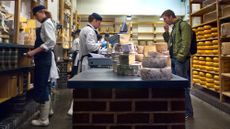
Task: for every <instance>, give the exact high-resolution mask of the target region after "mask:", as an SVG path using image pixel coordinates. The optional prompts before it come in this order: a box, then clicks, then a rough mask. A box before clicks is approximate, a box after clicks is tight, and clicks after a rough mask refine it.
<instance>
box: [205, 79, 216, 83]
mask: <svg viewBox="0 0 230 129" xmlns="http://www.w3.org/2000/svg"><path fill="white" fill-rule="evenodd" d="M206 82H207V83H213V82H214V81H213V79H209V78H206Z"/></svg>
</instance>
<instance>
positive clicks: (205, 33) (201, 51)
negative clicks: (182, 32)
mask: <svg viewBox="0 0 230 129" xmlns="http://www.w3.org/2000/svg"><path fill="white" fill-rule="evenodd" d="M227 3H228V2H227ZM227 3H226V0H192V1H190V11H191V12H192V13H191V15H190V18H191V19H193V20H191V25H192V26H193V30H194V31H195V32H196V35H197V48H198V51H197V54H195V55H194V56H193V57H192V61H191V62H192V65H191V67H192V68H191V69H192V83H193V85H194V86H198V87H199V86H200V87H203V88H205V89H208V90H210V91H213V92H216V93H220V98H219V99H220V101H225V97H227V96H228V95H229V94H228V92H229V91H230V88H229V84H228V82H229V80H230V76H228V75H229V74H228V73H230V67H229V66H230V58H228V56H229V55H230V53H229V49H230V48H229V46H230V43H229V42H230V40H229V38H228V37H229V35H228V34H229V32H228V31H229V29H230V26H229V18H230V17H229V13H228V11H229V10H230V8H229V5H227ZM194 4H195V5H199V6H197V7H200V8H198V9H197V8H195V6H194ZM194 10H196V11H194ZM194 19H195V20H194ZM197 23H200V24H197Z"/></svg>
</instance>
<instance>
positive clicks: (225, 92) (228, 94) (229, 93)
mask: <svg viewBox="0 0 230 129" xmlns="http://www.w3.org/2000/svg"><path fill="white" fill-rule="evenodd" d="M222 94H223V95H225V96H227V97H230V91H224V92H222Z"/></svg>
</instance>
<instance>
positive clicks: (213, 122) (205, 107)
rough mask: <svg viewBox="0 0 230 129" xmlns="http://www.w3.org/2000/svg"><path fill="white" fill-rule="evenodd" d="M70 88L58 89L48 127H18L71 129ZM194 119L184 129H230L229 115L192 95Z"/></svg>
mask: <svg viewBox="0 0 230 129" xmlns="http://www.w3.org/2000/svg"><path fill="white" fill-rule="evenodd" d="M71 97H72V94H71V91H70V90H58V91H57V94H56V97H55V104H54V110H55V115H54V116H53V117H52V118H51V119H50V123H51V124H50V126H49V127H45V128H44V127H43V128H38V127H33V126H31V125H30V123H27V124H26V125H25V126H24V127H22V128H20V129H71V128H72V125H71V123H72V119H71V117H69V116H68V115H67V114H66V112H67V110H68V108H69V105H70V102H71ZM192 102H193V108H194V115H195V118H194V120H188V121H186V129H230V115H228V114H225V113H223V112H221V111H219V110H218V109H216V108H214V107H212V106H210V105H209V104H207V103H205V102H203V101H202V100H200V99H198V98H196V97H194V96H192Z"/></svg>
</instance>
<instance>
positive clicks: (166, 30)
mask: <svg viewBox="0 0 230 129" xmlns="http://www.w3.org/2000/svg"><path fill="white" fill-rule="evenodd" d="M164 29H165V32H169V25H168V24H165V25H164Z"/></svg>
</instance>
